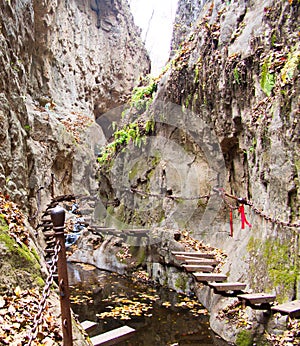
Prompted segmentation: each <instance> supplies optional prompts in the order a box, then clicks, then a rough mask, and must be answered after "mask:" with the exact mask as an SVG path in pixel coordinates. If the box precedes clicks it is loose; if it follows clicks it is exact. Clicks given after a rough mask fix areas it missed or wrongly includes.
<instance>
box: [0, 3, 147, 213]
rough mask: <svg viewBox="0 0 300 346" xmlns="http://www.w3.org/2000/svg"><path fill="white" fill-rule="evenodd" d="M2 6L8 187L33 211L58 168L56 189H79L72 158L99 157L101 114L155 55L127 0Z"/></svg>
mask: <svg viewBox="0 0 300 346" xmlns="http://www.w3.org/2000/svg"><path fill="white" fill-rule="evenodd" d="M0 12H1V13H0V14H1V31H0V42H1V43H0V44H1V48H0V50H1V56H0V66H1V69H0V71H1V72H0V73H1V79H0V90H1V96H0V97H1V107H0V119H1V129H0V131H1V132H0V137H1V142H0V183H1V189H2V191H3V192H4V193H6V194H8V195H10V197H11V198H12V199H13V200H15V201H16V202H18V203H19V204H20V205H22V207H23V208H25V209H27V210H29V213H30V214H31V215H34V214H35V213H36V211H37V209H38V207H39V205H40V204H43V201H44V202H48V201H49V198H50V192H51V191H50V190H51V187H50V185H51V174H54V179H55V180H54V182H55V189H56V191H55V194H60V193H69V192H75V193H76V191H72V187H71V185H72V181H73V180H74V177H73V176H72V174H74V172H75V170H74V167H73V166H74V165H73V162H76V161H77V162H78V161H81V159H82V158H85V157H88V159H87V162H90V161H91V160H94V156H93V154H94V153H93V152H92V151H91V150H89V149H94V148H89V146H90V143H89V142H90V139H91V138H94V141H96V140H95V133H97V141H98V142H99V143H98V144H99V145H101V144H103V143H104V141H105V138H104V136H103V134H102V133H101V131H100V132H99V131H98V130H97V128H96V127H95V128H94V125H93V123H94V120H95V118H97V117H99V116H101V114H102V113H104V112H106V111H107V110H108V109H110V108H112V107H116V106H118V105H121V104H123V103H124V101H125V100H126V99H127V98H128V95H129V94H130V92H131V89H132V88H133V86H134V85H135V84H136V83H137V81H138V80H139V78H140V76H141V75H144V74H145V73H147V72H148V71H149V66H150V62H149V58H148V56H147V53H146V51H145V49H144V47H143V45H142V43H141V40H140V37H139V29H138V28H137V27H136V26H135V24H134V22H133V17H132V15H131V13H130V11H129V6H128V3H127V1H123V0H119V1H108V0H101V1H98V0H97V1H94V0H93V1H83V0H82V1H81V0H72V1H58V0H53V1H32V0H30V1H26V0H24V1H23V0H22V1H14V0H12V1H4V0H3V1H1V8H0ZM93 128H94V129H93ZM86 132H87V134H86ZM89 133H91V135H89ZM80 137H81V138H80ZM83 142H86V143H88V144H87V145H85V146H84V145H82V144H83ZM87 147H88V148H87ZM81 148H82V150H81ZM76 155H78V156H79V158H77V159H76V157H75V159H74V156H76Z"/></svg>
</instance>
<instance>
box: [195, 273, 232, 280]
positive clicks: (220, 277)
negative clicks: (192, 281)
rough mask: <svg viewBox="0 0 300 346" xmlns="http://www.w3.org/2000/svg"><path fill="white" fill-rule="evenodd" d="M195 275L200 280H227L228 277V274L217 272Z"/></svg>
mask: <svg viewBox="0 0 300 346" xmlns="http://www.w3.org/2000/svg"><path fill="white" fill-rule="evenodd" d="M193 275H194V277H195V278H196V280H197V281H200V282H210V281H225V280H226V279H227V276H226V275H224V274H217V273H216V274H214V273H193Z"/></svg>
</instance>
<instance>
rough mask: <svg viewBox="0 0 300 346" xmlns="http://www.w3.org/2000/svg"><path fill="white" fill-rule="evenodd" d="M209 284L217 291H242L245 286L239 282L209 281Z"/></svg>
mask: <svg viewBox="0 0 300 346" xmlns="http://www.w3.org/2000/svg"><path fill="white" fill-rule="evenodd" d="M209 286H211V287H213V288H214V289H215V290H216V291H218V292H226V291H243V290H244V289H245V288H246V286H247V285H246V284H244V283H241V282H222V283H216V282H212V283H209Z"/></svg>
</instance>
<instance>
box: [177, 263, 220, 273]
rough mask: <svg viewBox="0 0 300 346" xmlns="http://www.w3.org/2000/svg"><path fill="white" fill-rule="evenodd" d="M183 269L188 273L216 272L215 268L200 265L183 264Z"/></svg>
mask: <svg viewBox="0 0 300 346" xmlns="http://www.w3.org/2000/svg"><path fill="white" fill-rule="evenodd" d="M182 267H183V268H184V269H185V270H186V271H188V272H205V273H210V272H212V271H214V269H215V268H214V267H213V266H208V265H198V264H183V265H182Z"/></svg>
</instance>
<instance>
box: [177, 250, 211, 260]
mask: <svg viewBox="0 0 300 346" xmlns="http://www.w3.org/2000/svg"><path fill="white" fill-rule="evenodd" d="M172 255H174V256H175V257H176V258H177V259H185V258H186V257H192V258H215V255H214V254H213V253H206V252H199V251H189V252H188V251H172Z"/></svg>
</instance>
